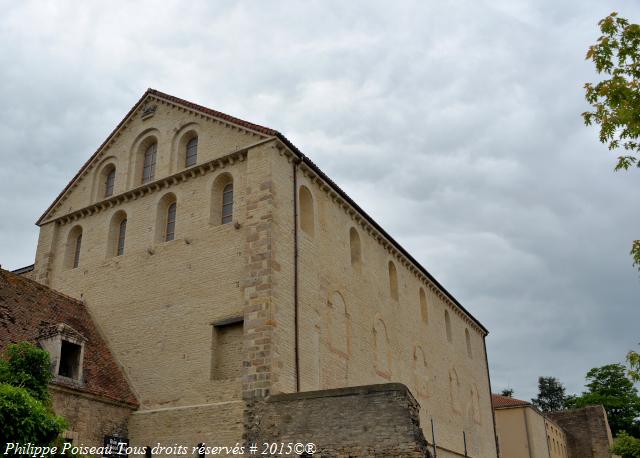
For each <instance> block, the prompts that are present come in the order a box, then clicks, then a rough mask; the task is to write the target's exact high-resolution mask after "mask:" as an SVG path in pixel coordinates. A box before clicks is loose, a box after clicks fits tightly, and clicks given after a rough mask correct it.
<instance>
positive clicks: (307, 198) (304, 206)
mask: <svg viewBox="0 0 640 458" xmlns="http://www.w3.org/2000/svg"><path fill="white" fill-rule="evenodd" d="M298 202H299V204H300V205H299V206H300V216H299V218H300V229H302V230H303V231H304V232H305V233H306V234H307V235H309V236H310V237H313V236H314V235H315V213H314V205H313V195H312V194H311V191H309V188H307V187H306V186H304V185H302V186H300V190H299V191H298Z"/></svg>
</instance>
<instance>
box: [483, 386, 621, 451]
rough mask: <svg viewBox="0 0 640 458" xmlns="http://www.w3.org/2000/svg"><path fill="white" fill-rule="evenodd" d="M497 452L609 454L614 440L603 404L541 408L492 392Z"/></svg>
mask: <svg viewBox="0 0 640 458" xmlns="http://www.w3.org/2000/svg"><path fill="white" fill-rule="evenodd" d="M492 400H493V408H494V410H495V421H496V433H497V437H498V448H499V451H500V456H501V457H505V458H611V457H612V454H611V452H610V451H609V450H610V447H611V445H612V444H613V441H612V438H611V431H610V430H609V424H608V422H607V414H606V412H605V410H604V408H603V407H602V406H593V407H585V408H582V409H571V410H564V411H561V412H541V411H540V410H538V409H537V408H536V407H535V406H533V405H532V404H531V403H530V402H527V401H522V400H520V399H515V398H511V397H507V396H500V395H497V394H494V395H493V396H492Z"/></svg>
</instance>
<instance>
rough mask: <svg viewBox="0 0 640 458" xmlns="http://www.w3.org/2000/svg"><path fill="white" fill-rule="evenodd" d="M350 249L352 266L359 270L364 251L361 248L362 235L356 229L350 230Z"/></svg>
mask: <svg viewBox="0 0 640 458" xmlns="http://www.w3.org/2000/svg"><path fill="white" fill-rule="evenodd" d="M349 247H350V250H351V266H352V267H354V268H355V269H356V270H359V269H360V265H361V263H362V251H361V248H360V235H359V234H358V231H357V230H356V228H355V227H352V228H351V229H349Z"/></svg>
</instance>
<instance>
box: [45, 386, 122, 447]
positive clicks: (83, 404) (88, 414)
mask: <svg viewBox="0 0 640 458" xmlns="http://www.w3.org/2000/svg"><path fill="white" fill-rule="evenodd" d="M51 397H52V404H53V410H54V411H55V412H56V413H57V414H58V415H62V416H63V417H64V418H65V419H66V420H67V421H68V422H69V424H70V428H69V430H68V431H65V432H64V433H63V436H64V437H65V438H66V439H71V440H72V441H73V444H74V445H78V444H86V445H88V444H91V445H102V442H103V440H104V437H105V436H117V437H127V436H128V435H129V419H130V417H131V413H132V411H133V409H132V408H131V406H130V405H127V404H123V403H117V402H112V401H109V400H106V399H102V398H97V397H94V396H89V395H87V394H85V393H82V392H78V391H74V390H69V389H64V388H61V387H59V386H57V385H52V386H51Z"/></svg>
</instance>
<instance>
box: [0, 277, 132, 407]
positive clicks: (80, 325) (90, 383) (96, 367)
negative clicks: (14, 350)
mask: <svg viewBox="0 0 640 458" xmlns="http://www.w3.org/2000/svg"><path fill="white" fill-rule="evenodd" d="M58 324H65V325H67V326H70V327H71V328H73V329H74V330H75V331H77V332H78V333H80V334H81V335H82V336H83V337H84V338H85V339H87V340H86V342H85V344H84V345H85V349H84V361H83V379H84V383H83V385H82V386H78V385H75V384H74V385H73V386H69V385H67V384H64V383H62V382H56V381H54V382H53V383H56V384H60V385H65V386H67V387H70V388H73V389H77V390H79V391H83V392H87V393H90V394H93V395H96V396H101V397H104V398H108V399H111V400H114V401H120V402H124V403H127V404H130V405H132V406H137V405H138V401H137V399H136V397H135V396H134V394H133V392H132V391H131V389H130V388H129V384H128V383H127V381H126V379H125V376H124V374H123V372H122V370H121V368H120V366H119V365H118V364H117V363H116V360H115V359H114V357H113V355H112V354H111V352H110V350H109V348H108V347H107V344H106V342H105V341H104V340H103V339H102V337H101V336H100V334H99V332H98V330H97V328H96V326H95V324H94V323H93V321H92V320H91V317H90V316H89V312H88V311H87V309H86V307H85V306H84V304H83V303H82V302H79V301H77V300H75V299H73V298H71V297H68V296H65V295H64V294H61V293H58V292H57V291H54V290H52V289H50V288H48V287H46V286H44V285H41V284H40V283H37V282H35V281H33V280H30V279H28V278H25V277H23V276H20V275H16V274H14V273H11V272H8V271H6V270H4V269H0V351H1V350H3V349H4V347H6V346H7V345H8V344H10V343H17V342H22V341H29V342H32V343H36V342H37V339H38V336H40V335H44V334H46V333H47V332H48V331H50V330H51V328H52V327H53V326H57V325H58Z"/></svg>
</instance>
